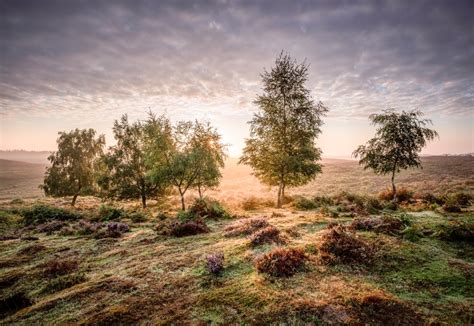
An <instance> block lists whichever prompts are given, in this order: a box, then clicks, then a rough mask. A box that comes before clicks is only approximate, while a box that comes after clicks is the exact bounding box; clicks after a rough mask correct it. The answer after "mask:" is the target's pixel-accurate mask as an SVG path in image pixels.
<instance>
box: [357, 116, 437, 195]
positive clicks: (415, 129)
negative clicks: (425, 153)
mask: <svg viewBox="0 0 474 326" xmlns="http://www.w3.org/2000/svg"><path fill="white" fill-rule="evenodd" d="M422 116H423V113H422V112H420V111H416V110H413V111H408V112H406V111H402V112H401V113H397V112H395V111H394V110H393V109H389V110H384V111H383V112H382V113H380V114H372V115H370V117H369V118H370V120H371V122H372V124H373V125H375V126H377V130H376V133H375V137H374V138H372V139H370V140H369V141H368V142H367V144H366V145H360V146H359V147H358V148H357V149H356V150H355V151H354V152H353V156H354V157H356V158H357V157H359V158H360V160H359V164H361V165H363V166H364V169H372V170H373V171H374V172H375V173H376V174H382V175H384V174H388V173H391V174H392V192H393V199H394V201H396V199H397V197H396V196H397V191H396V186H395V174H396V173H398V172H400V171H401V170H404V169H408V168H411V167H415V168H418V167H421V161H420V156H419V152H420V151H421V150H422V149H423V147H425V146H426V144H427V142H428V141H431V140H433V139H434V138H435V137H437V136H438V133H437V132H436V131H435V130H432V129H429V128H427V127H426V126H427V125H429V124H431V120H429V119H423V118H422Z"/></svg>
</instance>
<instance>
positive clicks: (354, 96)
mask: <svg viewBox="0 0 474 326" xmlns="http://www.w3.org/2000/svg"><path fill="white" fill-rule="evenodd" d="M0 6H1V9H2V10H1V11H2V18H3V19H2V20H1V22H0V27H1V28H0V30H1V31H0V39H1V40H2V42H1V43H2V67H1V71H2V81H1V83H0V107H1V112H0V114H1V122H0V127H1V128H0V129H1V130H0V149H1V150H7V149H12V148H23V149H25V150H47V151H51V150H53V151H54V149H55V148H56V146H55V145H56V138H57V132H59V131H69V130H71V129H75V128H79V129H82V128H94V129H95V130H96V131H97V133H98V134H104V135H105V137H106V141H107V146H110V145H113V144H114V139H113V136H112V124H113V121H114V120H116V119H119V118H120V116H121V115H122V114H124V113H128V114H129V117H130V119H131V120H137V119H143V118H144V117H145V116H146V112H147V111H148V110H152V111H153V112H156V113H158V114H162V113H165V114H167V115H168V116H169V117H170V118H171V120H172V121H173V122H175V121H178V120H184V119H189V117H192V118H193V119H195V118H197V119H201V120H207V121H210V122H211V123H212V125H213V126H214V127H216V128H217V130H218V131H219V133H221V135H222V139H223V142H224V143H226V144H229V152H228V154H229V156H233V157H237V156H240V154H241V151H242V148H243V145H244V139H245V138H247V137H248V136H249V128H248V124H247V121H249V120H250V119H251V117H252V115H253V114H254V113H255V112H256V111H257V110H258V108H257V107H256V106H255V104H253V100H254V99H255V98H256V96H257V94H261V93H262V89H261V87H262V83H261V80H260V74H261V73H262V72H263V71H264V69H270V68H271V67H272V66H273V64H274V61H275V58H276V57H277V55H278V54H279V53H280V52H281V51H285V52H287V53H289V54H290V55H291V56H292V57H293V58H294V59H296V60H297V61H298V62H303V61H306V62H307V63H309V65H310V68H309V80H308V82H307V87H308V88H309V89H310V91H311V94H312V96H313V98H314V99H315V100H316V101H319V100H321V101H322V102H323V103H324V104H325V105H326V106H328V107H329V113H328V115H327V117H325V118H324V119H323V121H324V125H323V127H322V134H321V135H320V137H319V139H318V140H317V146H318V147H320V148H321V149H322V151H323V156H326V157H328V156H333V157H349V156H350V155H351V153H352V151H353V150H354V149H355V148H356V147H357V146H358V145H360V144H363V143H365V142H366V141H367V140H368V139H369V138H371V137H372V135H373V132H374V127H373V126H371V125H370V122H369V120H368V116H369V115H370V114H372V113H376V112H380V111H381V110H383V109H387V108H391V107H393V108H395V109H397V110H411V109H420V110H421V111H422V112H423V113H424V114H425V117H426V118H429V119H432V120H433V128H434V129H436V130H437V131H438V132H439V134H440V138H439V139H436V140H435V141H433V142H430V143H428V145H427V147H426V148H424V150H423V151H422V154H424V155H445V154H451V155H460V154H465V153H472V152H474V112H473V110H472V108H473V107H474V87H473V86H472V85H474V76H473V73H472V67H473V66H474V56H473V55H472V53H474V33H473V32H472V22H471V17H470V12H472V9H473V3H472V2H470V1H457V2H455V3H447V2H441V1H440V2H438V1H419V2H416V3H408V2H400V3H393V2H372V1H357V2H350V3H345V2H339V1H333V2H324V1H320V2H314V3H310V4H308V3H305V2H296V3H294V4H288V3H287V2H284V1H277V2H259V3H257V4H249V3H242V2H229V3H227V2H226V1H216V2H214V1H203V2H194V3H187V2H185V3H177V2H173V1H169V2H168V1H164V2H160V3H148V2H145V1H137V2H133V3H132V2H128V1H118V2H113V3H112V2H100V3H97V2H91V1H82V2H69V3H61V2H56V1H42V2H35V1H6V0H2V1H0ZM59 26H60V28H58V27H59ZM459 49H463V51H459Z"/></svg>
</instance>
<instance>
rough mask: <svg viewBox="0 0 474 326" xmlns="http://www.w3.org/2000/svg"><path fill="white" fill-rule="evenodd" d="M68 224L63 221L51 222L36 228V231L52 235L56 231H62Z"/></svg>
mask: <svg viewBox="0 0 474 326" xmlns="http://www.w3.org/2000/svg"><path fill="white" fill-rule="evenodd" d="M66 225H67V223H65V222H63V221H56V220H55V221H49V222H46V223H43V224H39V225H38V226H36V231H37V232H40V233H43V232H44V233H46V234H52V233H53V232H54V231H59V230H61V229H62V228H63V227H64V226H66Z"/></svg>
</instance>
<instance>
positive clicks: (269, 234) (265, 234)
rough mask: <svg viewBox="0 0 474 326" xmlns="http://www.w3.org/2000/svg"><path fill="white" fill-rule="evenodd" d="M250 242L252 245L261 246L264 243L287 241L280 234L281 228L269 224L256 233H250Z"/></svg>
mask: <svg viewBox="0 0 474 326" xmlns="http://www.w3.org/2000/svg"><path fill="white" fill-rule="evenodd" d="M249 239H250V244H251V245H252V246H254V247H255V246H259V245H262V244H264V243H280V244H282V243H284V242H285V241H284V240H283V238H282V237H281V235H280V230H278V229H277V228H276V227H274V226H273V225H269V226H267V227H265V228H263V229H259V230H257V231H255V232H254V233H252V234H250V235H249Z"/></svg>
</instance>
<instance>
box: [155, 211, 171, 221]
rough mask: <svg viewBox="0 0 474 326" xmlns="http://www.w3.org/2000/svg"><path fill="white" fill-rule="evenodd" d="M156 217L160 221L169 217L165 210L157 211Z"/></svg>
mask: <svg viewBox="0 0 474 326" xmlns="http://www.w3.org/2000/svg"><path fill="white" fill-rule="evenodd" d="M156 218H157V219H159V220H160V221H164V220H166V219H168V218H169V216H168V214H166V213H165V212H159V213H158V214H157V215H156Z"/></svg>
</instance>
